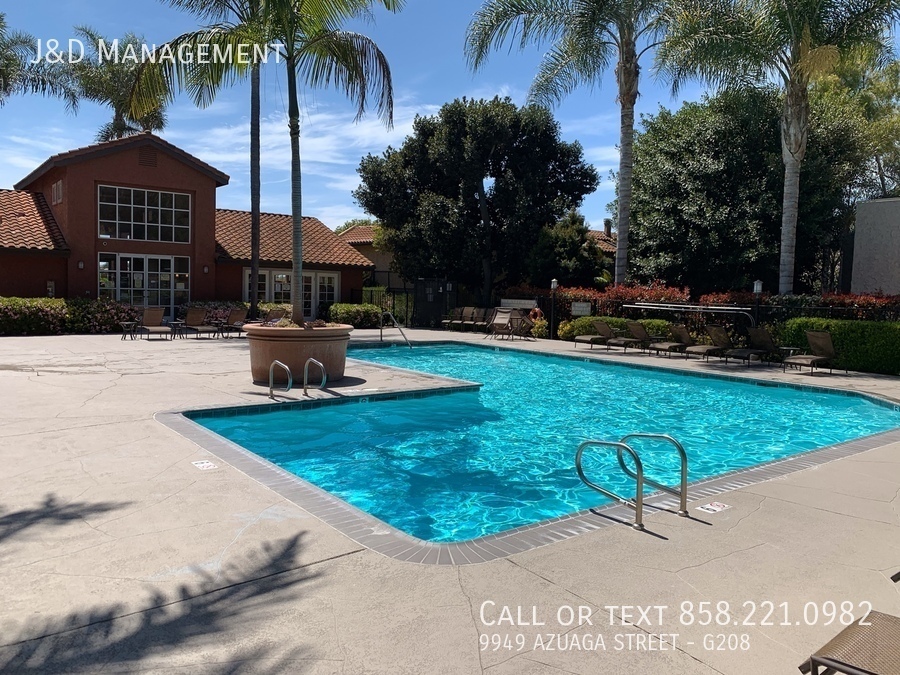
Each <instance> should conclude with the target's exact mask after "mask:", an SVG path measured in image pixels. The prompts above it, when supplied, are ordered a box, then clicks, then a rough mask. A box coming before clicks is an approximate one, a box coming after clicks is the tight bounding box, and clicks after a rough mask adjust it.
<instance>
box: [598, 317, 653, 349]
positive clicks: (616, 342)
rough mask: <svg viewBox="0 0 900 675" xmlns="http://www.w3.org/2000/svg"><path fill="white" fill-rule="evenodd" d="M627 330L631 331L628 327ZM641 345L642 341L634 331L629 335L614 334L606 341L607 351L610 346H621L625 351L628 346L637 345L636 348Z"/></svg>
mask: <svg viewBox="0 0 900 675" xmlns="http://www.w3.org/2000/svg"><path fill="white" fill-rule="evenodd" d="M626 325H627V324H626ZM638 325H640V324H638ZM641 328H643V326H641ZM629 332H631V329H630V328H629ZM648 337H649V336H648ZM643 346H644V341H643V340H642V339H641V338H639V337H636V336H635V335H634V333H632V336H631V337H625V336H616V337H611V338H609V339H608V340H607V341H606V350H607V351H609V348H610V347H622V350H623V352H627V351H628V348H629V347H637V348H638V349H641V348H643Z"/></svg>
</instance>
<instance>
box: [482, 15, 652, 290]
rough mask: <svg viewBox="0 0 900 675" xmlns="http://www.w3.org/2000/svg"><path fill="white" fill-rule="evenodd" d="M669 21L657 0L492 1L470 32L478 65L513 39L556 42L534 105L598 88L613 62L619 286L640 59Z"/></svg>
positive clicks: (624, 262) (534, 90)
mask: <svg viewBox="0 0 900 675" xmlns="http://www.w3.org/2000/svg"><path fill="white" fill-rule="evenodd" d="M663 25H664V24H663V23H662V21H661V19H660V2H659V1H658V0H487V1H486V2H485V4H484V5H483V6H482V8H481V9H480V10H479V11H478V12H476V14H475V17H474V18H473V19H472V22H471V23H470V24H469V28H468V32H467V35H466V53H467V56H468V59H469V63H470V65H471V66H472V67H473V68H475V69H478V68H479V67H481V66H482V65H483V64H484V63H485V61H486V60H487V56H488V53H489V51H490V50H491V49H495V48H499V47H501V46H502V45H503V43H504V42H506V40H507V38H510V39H511V40H513V41H515V40H518V44H519V48H520V49H524V48H525V47H526V46H527V45H529V44H532V43H534V44H541V43H543V42H545V41H552V42H553V47H552V49H551V50H550V51H549V52H548V53H547V54H546V55H545V56H544V58H543V60H542V61H541V64H540V66H539V69H538V73H537V75H536V76H535V79H534V82H533V83H532V85H531V91H530V93H529V98H530V100H531V101H532V102H536V103H540V104H544V105H548V104H554V103H558V102H559V101H561V100H562V99H563V98H564V97H565V95H566V94H568V93H570V92H571V91H573V90H574V89H575V88H576V87H578V86H580V85H583V84H588V85H599V83H600V80H601V78H602V77H603V74H604V73H605V72H606V70H607V69H608V68H609V67H610V66H611V65H612V63H613V61H615V64H616V65H615V72H616V81H617V83H618V103H619V106H620V124H619V182H618V219H617V228H616V231H617V237H618V243H617V247H616V274H615V281H616V284H622V283H625V277H626V273H627V268H628V226H629V220H630V217H631V183H632V180H631V173H632V166H633V150H632V148H633V144H634V106H635V102H636V101H637V98H638V81H639V76H640V59H641V57H642V56H643V55H644V54H645V53H646V52H647V51H648V50H650V49H652V48H653V47H654V46H655V40H656V38H657V36H658V35H659V34H660V32H661V30H662V29H663Z"/></svg>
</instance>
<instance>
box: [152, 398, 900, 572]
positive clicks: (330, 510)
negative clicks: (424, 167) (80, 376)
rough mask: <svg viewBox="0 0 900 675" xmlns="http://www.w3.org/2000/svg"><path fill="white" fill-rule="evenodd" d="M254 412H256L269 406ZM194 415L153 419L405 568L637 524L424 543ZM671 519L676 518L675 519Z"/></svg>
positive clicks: (742, 482) (860, 446) (891, 439)
mask: <svg viewBox="0 0 900 675" xmlns="http://www.w3.org/2000/svg"><path fill="white" fill-rule="evenodd" d="M477 389H478V387H461V388H454V389H452V390H450V391H448V390H446V389H444V390H438V391H437V392H436V393H454V392H455V391H460V390H464V391H472V390H476V391H477ZM417 393H421V392H417ZM388 396H389V395H388ZM360 398H363V397H360ZM369 398H371V397H369ZM338 400H343V399H338ZM303 403H307V402H303ZM278 405H281V404H278ZM251 407H253V408H257V409H258V408H260V407H264V408H269V407H271V406H251ZM188 412H190V411H187V412H185V411H168V412H160V413H157V414H156V415H154V418H155V419H156V420H157V421H158V422H160V423H161V424H163V425H165V426H166V427H168V428H170V429H172V430H173V431H175V432H176V433H179V434H180V435H182V436H184V437H185V438H187V439H188V440H190V441H193V442H194V443H196V444H197V445H198V446H199V447H201V448H203V449H204V450H206V451H208V452H210V453H211V454H212V455H214V456H215V457H218V458H219V459H221V460H222V461H224V462H226V463H228V464H229V465H230V466H231V467H232V468H234V469H237V470H238V471H241V472H242V473H244V474H245V475H247V476H248V477H250V478H252V479H253V480H256V481H257V482H258V483H260V484H262V485H264V486H266V487H268V488H269V489H271V490H273V491H274V492H276V493H277V494H279V495H281V496H282V497H283V498H285V499H287V500H288V501H290V502H291V503H293V504H295V505H296V506H299V507H300V508H301V509H303V510H305V511H306V512H307V513H309V514H310V515H312V516H313V517H315V518H317V519H318V520H320V521H322V522H323V523H325V524H326V525H329V526H331V527H333V528H334V529H336V530H338V531H339V532H341V533H342V534H344V535H345V536H346V537H348V538H349V539H351V540H352V541H354V542H356V543H357V544H359V545H361V546H364V547H366V548H368V549H371V550H373V551H375V552H377V553H381V554H382V555H384V556H386V557H389V558H393V559H395V560H400V561H403V562H412V563H421V564H435V565H467V564H478V563H484V562H490V561H491V560H496V559H501V558H507V557H509V556H511V555H515V554H517V553H522V552H524V551H528V550H531V549H534V548H538V547H541V546H544V545H546V544H551V543H553V542H556V541H562V540H564V539H569V538H571V537H575V536H578V535H580V534H583V533H585V532H589V531H594V530H599V529H602V528H605V527H609V526H611V525H615V524H626V525H627V524H628V523H629V521H630V519H631V514H632V511H631V510H630V509H628V508H627V507H625V506H622V505H619V504H604V505H601V506H598V507H594V508H591V509H584V510H581V511H576V512H574V513H570V514H566V515H562V516H557V517H555V518H550V519H547V520H542V521H539V522H537V523H530V524H527V525H522V526H519V527H516V528H513V529H510V530H504V531H503V532H498V533H496V534H490V535H486V536H483V537H478V538H476V539H469V540H464V541H458V542H430V541H425V540H423V539H419V538H417V537H414V536H412V535H410V534H407V533H406V532H403V531H402V530H399V529H397V528H395V527H393V526H391V525H389V524H387V523H385V522H384V521H382V520H380V519H378V518H376V517H375V516H373V515H371V514H369V513H367V512H365V511H362V510H361V509H359V508H357V507H355V506H353V505H351V504H350V503H348V502H346V501H344V500H343V499H341V498H340V497H337V496H336V495H333V494H331V493H329V492H327V491H326V490H323V489H322V488H320V487H318V486H316V485H314V484H312V483H310V482H309V481H306V480H304V479H303V478H300V477H299V476H295V475H294V474H291V473H289V472H288V471H286V470H284V469H282V468H280V467H278V466H277V465H275V464H273V463H271V462H269V461H268V460H265V459H263V458H262V457H260V456H259V455H257V454H255V453H253V452H251V451H250V450H247V449H246V448H243V447H241V446H240V445H238V444H236V443H234V442H232V441H229V440H227V439H225V438H223V437H221V436H219V435H218V434H216V433H215V432H213V431H211V430H209V429H207V428H206V427H203V426H202V425H200V424H199V423H197V422H196V421H194V419H193V418H192V417H191V416H190V415H189V414H188ZM895 442H900V428H897V429H891V430H888V431H883V432H880V433H877V434H871V435H869V436H862V437H859V438H855V439H852V440H850V441H845V442H843V443H838V444H835V445H830V446H825V447H822V448H816V449H813V450H808V451H806V452H801V453H797V454H795V455H791V456H789V457H784V458H781V459H777V460H772V461H770V462H766V463H763V464H757V465H755V466H752V467H746V468H742V469H737V470H735V471H730V472H728V473H724V474H721V475H718V476H715V477H712V478H705V479H701V480H698V481H696V482H693V483H690V484H689V485H688V501H689V502H695V501H697V500H699V499H706V498H709V497H712V496H715V495H720V494H723V493H726V492H730V491H732V490H736V489H739V488H743V487H748V486H750V485H755V484H758V483H762V482H766V481H769V480H773V479H775V478H780V477H782V476H786V475H788V474H791V473H794V472H796V471H801V470H804V469H808V468H812V467H814V466H820V465H822V464H826V463H829V462H832V461H834V460H837V459H841V458H844V457H850V456H852V455H855V454H859V453H861V452H865V451H867V450H871V449H873V448H876V447H880V446H883V445H887V444H890V443H895ZM660 500H662V501H660ZM644 504H645V508H647V509H650V510H651V512H654V511H661V510H667V509H669V508H670V507H672V506H674V505H675V499H674V498H673V497H671V496H669V495H664V493H661V492H655V493H652V494H647V495H645V497H644ZM673 517H677V516H675V515H674V513H673ZM635 536H640V533H636V534H635Z"/></svg>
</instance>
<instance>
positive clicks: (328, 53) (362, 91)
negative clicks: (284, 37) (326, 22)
mask: <svg viewBox="0 0 900 675" xmlns="http://www.w3.org/2000/svg"><path fill="white" fill-rule="evenodd" d="M296 68H297V75H298V76H299V77H300V79H301V80H302V81H303V82H305V83H306V85H307V86H310V87H313V88H320V87H331V86H333V87H336V88H338V89H340V90H341V91H343V92H344V93H345V94H346V95H347V97H348V98H350V100H351V101H353V102H354V103H356V106H357V114H356V118H357V119H359V118H360V117H362V115H363V114H364V113H365V110H366V107H367V105H368V101H369V96H370V95H372V96H374V97H375V98H376V99H377V104H376V110H377V111H378V115H379V116H380V117H381V118H382V119H383V120H384V122H385V123H386V124H387V125H388V126H390V125H391V124H393V115H394V98H393V85H392V80H391V68H390V66H389V65H388V61H387V58H386V57H385V55H384V54H383V53H382V51H381V50H380V49H379V48H378V46H377V45H376V44H375V42H374V41H373V40H372V39H371V38H368V37H366V36H365V35H361V34H359V33H354V32H349V31H341V30H330V31H325V32H322V33H320V34H318V35H315V36H313V37H312V39H310V40H309V41H308V42H307V44H305V45H304V46H303V48H302V49H301V50H300V52H299V54H298V55H297V59H296Z"/></svg>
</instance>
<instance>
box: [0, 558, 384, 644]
mask: <svg viewBox="0 0 900 675" xmlns="http://www.w3.org/2000/svg"><path fill="white" fill-rule="evenodd" d="M366 550H368V549H365V548H358V549H354V550H352V551H347V552H346V553H338V554H337V555H333V556H329V557H327V558H322V559H320V560H314V561H312V562H308V563H303V564H302V565H295V566H293V567H289V568H286V569H283V570H278V571H277V572H272V573H271V574H261V575H259V576H257V577H253V578H251V579H243V580H241V581H238V582H236V583H233V584H228V585H227V586H220V587H217V588H208V589H206V590H202V591H198V592H197V593H194V594H193V595H180V596H179V597H178V598H177V599H175V600H170V601H169V602H161V603H158V604H156V605H153V606H151V607H144V608H142V609H138V610H135V611H133V612H125V613H123V614H117V615H116V616H112V617H108V618H103V619H99V620H97V621H90V622H88V623H84V624H80V625H76V626H68V627H66V628H63V629H62V630H58V631H53V632H51V633H45V634H44V635H35V636H34V637H30V638H25V639H24V640H17V641H15V642H5V643H0V648H3V647H13V646H15V645H20V644H25V643H27V642H34V641H35V640H44V639H46V638H48V637H54V636H56V635H63V634H65V633H72V632H74V631H77V630H82V629H84V628H88V627H89V626H94V625H97V624H104V623H112V622H113V621H117V620H119V619H125V618H127V617H130V616H138V615H141V614H146V613H147V612H155V611H157V610H160V609H163V608H165V607H172V606H174V605H180V604H182V603H185V602H189V601H191V600H196V599H197V598H202V597H203V596H206V595H211V594H213V593H218V592H220V591H224V590H226V589H228V588H234V587H237V586H244V585H246V584H251V583H254V582H256V581H260V580H262V579H268V578H271V577H275V576H280V575H282V574H290V573H291V572H296V571H297V570H302V569H306V568H309V567H313V566H315V565H322V564H324V563H329V562H333V561H335V560H339V559H341V558H346V557H348V556H351V555H355V554H357V553H360V552H362V551H366ZM63 576H66V575H63ZM112 578H115V577H112ZM134 581H143V580H142V579H134Z"/></svg>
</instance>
